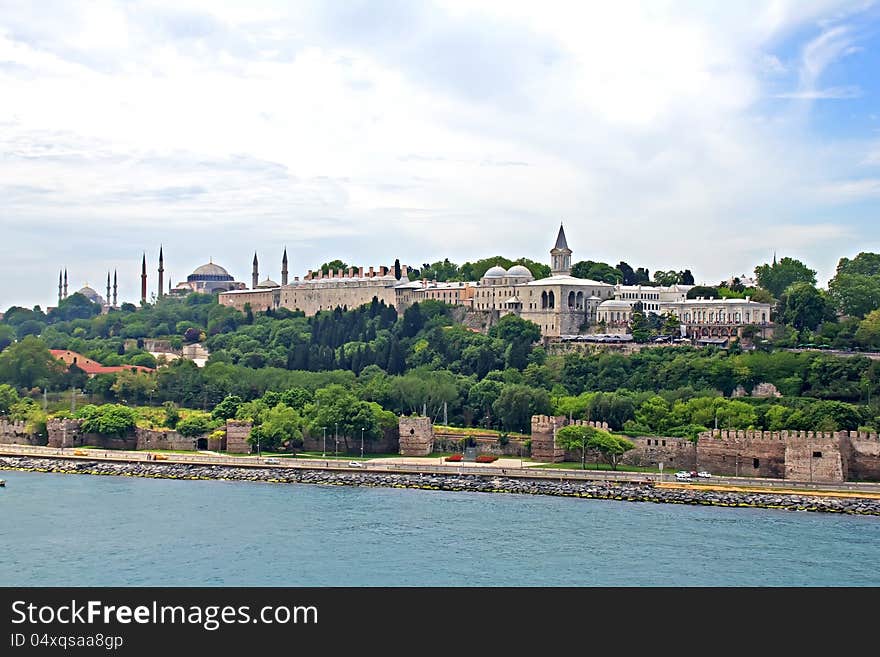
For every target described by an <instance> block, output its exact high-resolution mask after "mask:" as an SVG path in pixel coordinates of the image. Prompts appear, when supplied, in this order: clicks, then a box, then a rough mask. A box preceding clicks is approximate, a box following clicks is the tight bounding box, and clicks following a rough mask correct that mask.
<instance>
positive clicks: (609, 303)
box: [599, 299, 635, 310]
mask: <svg viewBox="0 0 880 657" xmlns="http://www.w3.org/2000/svg"><path fill="white" fill-rule="evenodd" d="M634 303H635V300H633V301H626V300H624V299H607V300H606V301H603V302H602V303H600V304H599V310H606V309H608V308H632V306H633V304H634Z"/></svg>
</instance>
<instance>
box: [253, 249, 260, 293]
mask: <svg viewBox="0 0 880 657" xmlns="http://www.w3.org/2000/svg"><path fill="white" fill-rule="evenodd" d="M251 281H253V284H252V285H251V289H253V290H256V289H257V286H258V285H259V284H260V265H259V263H258V262H257V252H256V251H254V270H253V272H251Z"/></svg>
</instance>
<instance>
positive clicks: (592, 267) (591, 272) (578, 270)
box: [571, 260, 623, 284]
mask: <svg viewBox="0 0 880 657" xmlns="http://www.w3.org/2000/svg"><path fill="white" fill-rule="evenodd" d="M571 275H572V276H574V277H575V278H586V279H589V280H591V281H599V282H601V283H611V284H615V283H617V282H618V281H620V280H621V279H622V278H623V274H622V273H621V272H620V270H619V269H615V268H614V267H612V266H611V265H609V264H608V263H606V262H594V261H592V260H581V261H580V262H576V263H574V264H573V265H572V266H571Z"/></svg>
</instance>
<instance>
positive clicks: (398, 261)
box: [394, 258, 402, 281]
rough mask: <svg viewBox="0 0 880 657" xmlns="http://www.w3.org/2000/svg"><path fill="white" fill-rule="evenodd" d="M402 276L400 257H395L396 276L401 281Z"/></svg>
mask: <svg viewBox="0 0 880 657" xmlns="http://www.w3.org/2000/svg"><path fill="white" fill-rule="evenodd" d="M401 276H402V272H401V270H400V259H399V258H395V259H394V278H395V279H396V280H398V281H399V280H400V278H401Z"/></svg>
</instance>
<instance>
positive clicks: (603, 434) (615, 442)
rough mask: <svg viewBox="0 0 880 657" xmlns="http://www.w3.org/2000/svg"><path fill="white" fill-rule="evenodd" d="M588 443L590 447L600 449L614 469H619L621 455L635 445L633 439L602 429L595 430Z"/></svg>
mask: <svg viewBox="0 0 880 657" xmlns="http://www.w3.org/2000/svg"><path fill="white" fill-rule="evenodd" d="M588 444H589V446H590V447H592V448H594V449H598V450H599V451H600V452H601V453H602V456H604V457H605V459H606V460H607V461H608V463H609V465H611V469H612V470H617V465H618V464H619V463H620V457H621V456H623V455H624V454H626V453H627V452H628V451H629V450H631V449H632V448H633V447H635V445H634V444H633V442H632V441H631V440H628V439H627V438H624V437H623V436H617V435H614V434H611V433H608V432H607V431H603V430H601V429H596V430H595V433H594V434H593V436H592V437H591V438H590V441H589V443H588Z"/></svg>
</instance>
